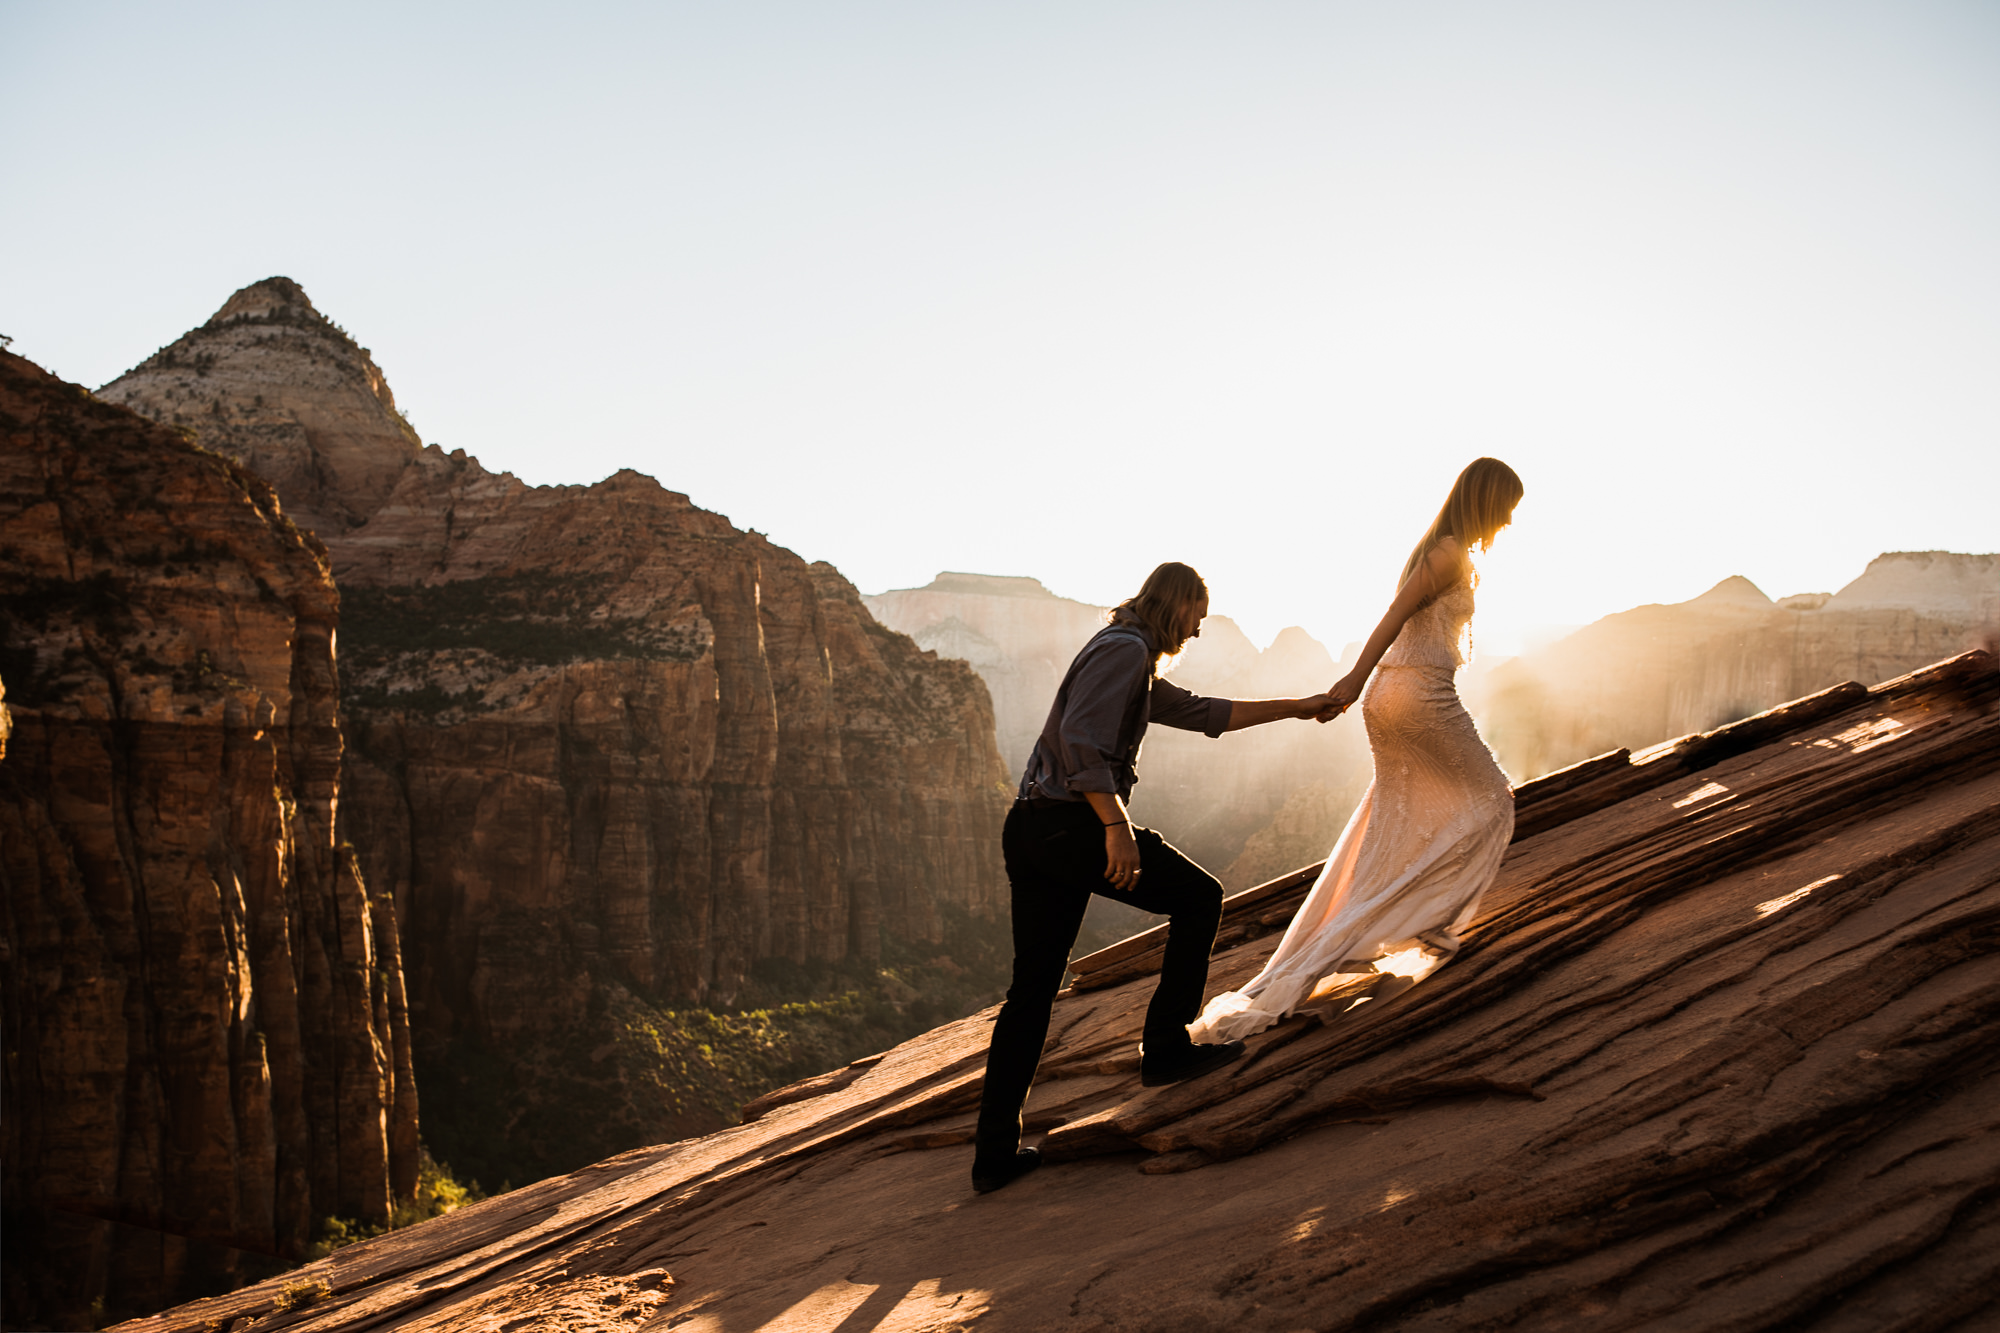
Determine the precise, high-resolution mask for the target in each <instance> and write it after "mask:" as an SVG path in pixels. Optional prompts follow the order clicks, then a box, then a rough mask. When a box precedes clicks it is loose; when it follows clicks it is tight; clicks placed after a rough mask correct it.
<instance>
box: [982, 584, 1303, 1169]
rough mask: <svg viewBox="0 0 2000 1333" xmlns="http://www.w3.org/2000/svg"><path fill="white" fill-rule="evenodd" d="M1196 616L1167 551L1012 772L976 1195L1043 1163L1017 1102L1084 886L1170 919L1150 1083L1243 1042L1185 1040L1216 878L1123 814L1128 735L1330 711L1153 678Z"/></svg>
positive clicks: (1148, 1030)
mask: <svg viewBox="0 0 2000 1333" xmlns="http://www.w3.org/2000/svg"><path fill="white" fill-rule="evenodd" d="M1207 615H1208V586H1207V585H1206V584H1205V583H1203V582H1202V579H1201V576H1200V575H1199V574H1197V573H1195V572H1194V570H1192V569H1190V568H1189V567H1188V566H1186V565H1183V564H1179V563H1175V562H1170V563H1168V564H1164V565H1161V566H1160V567H1159V568H1158V569H1156V570H1154V571H1153V572H1152V573H1151V574H1150V575H1148V576H1147V578H1146V582H1145V585H1144V586H1143V587H1141V588H1140V589H1139V595H1138V596H1136V597H1133V598H1130V599H1128V600H1127V601H1125V602H1124V603H1122V604H1120V605H1119V606H1118V607H1117V608H1116V609H1115V610H1114V611H1113V612H1112V614H1111V623H1110V624H1108V625H1107V626H1105V628H1104V629H1102V630H1100V631H1098V633H1097V634H1096V636H1095V637H1093V638H1092V639H1091V641H1090V642H1089V643H1087V644H1085V645H1084V648H1083V651H1082V652H1080V653H1078V654H1077V655H1076V660H1075V661H1073V662H1071V663H1070V667H1069V673H1068V675H1066V676H1065V677H1064V678H1063V683H1062V685H1061V687H1060V688H1059V689H1057V691H1056V698H1055V704H1054V706H1053V707H1051V708H1050V709H1049V718H1048V721H1047V722H1046V723H1044V724H1043V726H1042V734H1041V737H1040V739H1039V740H1037V741H1036V742H1035V751H1034V754H1033V755H1032V756H1031V757H1030V758H1029V760H1028V768H1027V771H1026V772H1025V773H1024V774H1023V775H1022V777H1021V788H1020V794H1019V796H1018V798H1017V799H1016V800H1015V802H1014V807H1013V809H1012V810H1011V811H1009V812H1008V815H1007V824H1006V828H1005V830H1004V832H1003V833H1002V834H1001V849H1002V851H1003V853H1004V854H1005V856H1006V858H1007V879H1008V882H1009V884H1010V885H1011V886H1012V889H1013V913H1014V978H1013V984H1012V985H1011V986H1009V987H1008V989H1007V1002H1006V1003H1005V1004H1003V1005H1002V1006H1001V1007H1000V1017H999V1018H998V1020H996V1021H995V1022H994V1024H993V1038H992V1044H991V1046H990V1047H989V1048H988V1049H987V1053H986V1082H985V1087H984V1091H983V1092H982V1094H981V1099H980V1105H979V1128H978V1132H977V1137H976V1140H975V1147H974V1153H973V1162H972V1185H973V1188H974V1189H976V1190H978V1191H979V1192H980V1193H982V1194H984V1193H987V1192H989V1191H992V1190H996V1189H999V1188H1000V1187H1001V1186H1003V1185H1006V1184H1007V1183H1009V1182H1010V1181H1013V1180H1015V1179H1018V1178H1019V1177H1020V1176H1023V1175H1025V1174H1027V1173H1028V1172H1029V1171H1032V1170H1034V1169H1035V1167H1037V1166H1038V1165H1040V1164H1041V1155H1040V1154H1039V1153H1037V1152H1036V1151H1035V1150H1034V1149H1033V1148H1023V1147H1021V1107H1022V1105H1023V1104H1024V1103H1025V1102H1026V1101H1027V1098H1028V1089H1029V1087H1030V1086H1031V1085H1032V1084H1033V1083H1034V1078H1035V1066H1036V1064H1037V1063H1038V1062H1039V1060H1040V1059H1041V1053H1042V1043H1043V1042H1044V1041H1046V1040H1047V1038H1048V1032H1049V1009H1050V1006H1051V1005H1052V1004H1053V1003H1054V1001H1055V995H1056V991H1057V990H1058V989H1060V988H1061V986H1062V979H1063V973H1064V972H1065V971H1066V970H1067V968H1068V965H1069V951H1070V949H1071V948H1072V947H1074V946H1075V944H1076V933H1077V929H1078V928H1079V927H1080V926H1081V925H1082V924H1083V914H1084V909H1085V908H1087V907H1088V906H1089V905H1090V895H1091V894H1092V893H1106V894H1115V896H1116V897H1117V898H1119V899H1120V900H1121V901H1124V902H1129V903H1131V904H1132V905H1133V906H1135V907H1138V908H1140V909H1142V910H1144V911H1148V912H1158V913H1161V914H1163V915H1165V916H1166V917H1167V918H1168V925H1167V948H1166V957H1165V960H1164V961H1163V962H1162V963H1161V966H1160V980H1159V984H1158V986H1156V987H1155V988H1154V991H1153V999H1152V1003H1151V1004H1150V1005H1148V1006H1147V1009H1146V1026H1145V1032H1144V1037H1143V1040H1142V1043H1141V1047H1140V1076H1141V1078H1142V1080H1143V1081H1144V1082H1145V1084H1146V1086H1148V1087H1157V1086H1159V1085H1161V1084H1165V1083H1174V1082H1178V1081H1180V1080H1182V1079H1188V1078H1194V1077H1197V1076H1198V1075H1201V1074H1206V1073H1208V1072H1209V1071H1210V1070H1213V1069H1219V1068H1221V1067H1222V1066H1223V1065H1225V1064H1227V1063H1229V1062H1230V1061H1231V1060H1234V1059H1236V1058H1237V1057H1238V1056H1240V1055H1242V1054H1243V1043H1242V1042H1240V1041H1236V1042H1230V1043H1228V1044H1226V1045H1217V1046H1197V1045H1195V1044H1194V1043H1193V1042H1192V1041H1191V1040H1189V1038H1188V1034H1187V1025H1188V1024H1189V1023H1190V1022H1192V1021H1193V1020H1194V1017H1195V1015H1196V1013H1197V1012H1199V1010H1200V1008H1201V994H1202V989H1203V987H1204V986H1205V985H1206V984H1207V981H1208V953H1209V950H1210V949H1211V948H1213V947H1214V945H1215V931H1216V927H1217V925H1218V924H1219V923H1220V922H1221V919H1222V885H1221V883H1220V882H1219V881H1218V880H1217V879H1216V878H1215V876H1213V875H1211V874H1209V873H1208V872H1207V871H1206V870H1203V869H1202V868H1201V867H1200V866H1198V865H1196V864H1195V863H1194V862H1193V861H1190V860H1189V859H1188V858H1187V857H1186V856H1183V855H1182V854H1181V853H1180V852H1179V851H1177V850H1175V849H1174V848H1173V847H1172V846H1171V845H1169V844H1168V842H1167V841H1166V839H1164V838H1162V837H1161V836H1160V835H1159V834H1158V833H1155V832H1154V831H1153V830H1151V829H1147V828H1137V827H1135V826H1134V825H1133V823H1132V821H1131V818H1130V817H1129V816H1128V815H1127V813H1126V810H1125V799H1126V798H1127V797H1128V796H1130V795H1131V793H1132V787H1133V784H1135V783H1136V782H1138V780H1139V774H1138V768H1137V764H1138V759H1139V745H1140V742H1141V741H1143V740H1144V739H1145V735H1146V727H1147V724H1148V723H1150V722H1159V723H1162V724H1164V725H1166V726H1170V727H1180V728H1182V729H1184V730H1188V731H1199V732H1203V733H1204V734H1206V735H1209V736H1220V735H1221V734H1222V733H1223V732H1225V731H1240V730H1242V729H1243V728H1244V727H1254V726H1258V725H1260V724H1262V723H1265V722H1275V721H1277V720H1278V719H1280V718H1288V717H1290V718H1314V719H1317V720H1320V721H1325V720H1326V719H1327V718H1329V717H1332V716H1333V714H1334V712H1335V711H1336V710H1335V708H1334V706H1333V703H1332V701H1331V700H1330V699H1328V697H1327V696H1326V695H1324V694H1317V695H1313V696H1311V697H1310V698H1303V699H1237V700H1230V699H1210V698H1204V697H1202V696H1199V695H1196V694H1192V693H1190V692H1189V691H1187V690H1184V689H1182V688H1181V687H1180V686H1178V685H1175V684H1173V683H1172V682H1170V681H1167V680H1163V679H1161V678H1160V676H1159V675H1158V674H1157V672H1158V667H1159V663H1160V660H1161V659H1162V658H1165V657H1171V656H1173V655H1174V654H1176V653H1178V652H1179V651H1180V650H1181V648H1182V646H1183V645H1185V644H1186V643H1187V641H1188V640H1189V639H1192V638H1196V637H1198V636H1199V635H1200V634H1201V622H1202V620H1203V618H1204V617H1206V616H1207Z"/></svg>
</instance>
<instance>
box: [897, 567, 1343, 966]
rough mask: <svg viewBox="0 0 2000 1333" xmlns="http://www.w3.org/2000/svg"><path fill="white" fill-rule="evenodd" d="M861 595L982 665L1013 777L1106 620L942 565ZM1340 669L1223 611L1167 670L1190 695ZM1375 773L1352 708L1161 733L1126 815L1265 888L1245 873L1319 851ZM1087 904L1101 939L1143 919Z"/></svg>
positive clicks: (1306, 685) (931, 644)
mask: <svg viewBox="0 0 2000 1333" xmlns="http://www.w3.org/2000/svg"><path fill="white" fill-rule="evenodd" d="M863 600H864V601H866V602H867V604H868V606H869V609H870V610H872V611H874V613H875V615H876V617H877V618H878V619H880V620H881V621H882V623H883V624H885V625H888V626H889V627H890V628H892V629H898V630H901V631H903V632H904V633H905V634H908V635H910V636H911V637H912V638H914V639H915V640H916V641H917V642H918V643H919V644H921V645H922V646H924V647H926V648H930V649H934V650H935V651H936V652H937V653H938V655H939V656H940V657H958V658H962V659H963V660H966V661H968V662H970V663H971V665H972V667H973V669H974V670H976V671H977V672H979V674H980V677H981V678H982V679H983V680H985V681H986V683H987V686H988V688H989V689H990V690H991V691H992V694H993V701H994V720H995V725H996V727H997V728H998V731H999V735H1000V737H1001V742H1002V745H1001V750H1002V754H1003V755H1004V756H1005V757H1006V759H1007V761H1008V765H1009V767H1008V781H1009V783H1010V784H1011V783H1014V782H1018V781H1019V779H1020V775H1021V770H1022V769H1023V768H1025V767H1026V766H1027V761H1028V755H1029V752H1030V751H1031V750H1032V749H1033V748H1034V743H1035V737H1036V736H1038V735H1039V734H1040V733H1041V729H1042V724H1043V722H1044V720H1045V719H1046V718H1047V716H1048V711H1049V704H1050V703H1051V702H1052V701H1053V700H1054V698H1055V693H1056V688H1057V686H1058V685H1060V684H1061V683H1062V678H1063V674H1064V673H1065V672H1066V671H1068V670H1069V664H1070V660H1071V659H1072V658H1074V657H1075V656H1076V653H1077V650H1078V649H1079V648H1081V647H1083V645H1084V644H1085V643H1086V642H1087V641H1088V640H1089V639H1090V636H1091V635H1093V634H1095V633H1096V632H1097V631H1098V630H1099V629H1102V628H1103V626H1104V608H1103V607H1098V606H1091V605H1089V604H1088V603H1084V602H1076V601H1071V600H1070V599H1068V598H1065V597H1058V596H1056V595H1055V594H1054V593H1051V592H1050V591H1048V589H1046V588H1044V587H1043V586H1042V585H1041V583H1040V582H1039V581H1038V580H1035V579H1030V578H1007V577H1000V576H996V575H989V574H958V573H945V574H939V575H938V576H937V577H936V578H935V579H933V580H932V581H931V582H930V584H929V585H927V586H925V587H922V588H907V589H898V590H896V591H893V592H885V593H877V594H874V595H872V596H869V597H867V598H864V599H863ZM1338 674H1339V673H1338V669H1337V667H1336V665H1335V663H1334V660H1333V657H1332V655H1331V654H1329V653H1328V652H1327V650H1326V649H1325V647H1324V646H1322V645H1321V644H1320V643H1319V642H1318V641H1316V640H1315V639H1313V638H1312V636H1310V635H1308V634H1307V633H1306V632H1305V631H1304V630H1302V629H1299V628H1297V627H1293V628H1291V629H1287V630H1285V631H1284V632H1283V633H1281V634H1280V635H1279V636H1278V637H1277V638H1276V639H1275V640H1273V641H1272V643H1271V645H1270V647H1268V648H1266V649H1264V650H1263V651H1261V652H1260V651H1258V649H1257V646H1256V645H1255V644H1254V643H1252V642H1251V641H1250V639H1249V637H1248V636H1247V635H1245V634H1244V633H1243V631H1242V629H1241V628H1239V627H1238V626H1237V624H1236V622H1234V621H1233V620H1231V619H1230V618H1229V617H1228V616H1225V615H1211V616H1210V617H1209V618H1208V619H1207V620H1206V621H1204V622H1203V624H1202V631H1201V637H1200V638H1198V639H1195V640H1193V641H1191V642H1190V643H1189V644H1188V646H1187V648H1186V650H1185V651H1183V652H1182V654H1181V656H1180V658H1179V660H1178V661H1176V662H1174V663H1172V664H1170V666H1169V669H1168V675H1169V677H1170V678H1171V679H1172V680H1173V681H1174V682H1175V683H1177V684H1180V685H1183V686H1185V687H1187V688H1188V689H1191V690H1195V691H1198V692H1200V693H1203V694H1211V695H1219V696H1222V697H1225V698H1235V699H1259V698H1270V697H1290V696H1296V695H1303V694H1312V693H1316V692H1318V691H1320V690H1323V689H1325V688H1326V687H1327V686H1329V685H1331V684H1332V683H1333V681H1334V679H1335V677H1336V676H1337V675H1338ZM1369 773H1370V766H1369V760H1368V742H1367V737H1366V736H1365V735H1364V734H1363V733H1362V730H1361V719H1360V715H1359V714H1358V713H1357V714H1350V715H1349V716H1347V717H1344V718H1342V719H1340V720H1339V721H1336V722H1333V723H1330V724H1328V725H1326V726H1317V725H1308V724H1301V723H1297V722H1278V723H1272V724H1271V725H1269V726H1264V727H1258V728H1255V729H1253V730H1249V731H1238V732H1230V733H1228V734H1226V735H1224V736H1222V737H1220V738H1218V739H1213V740H1211V739H1210V738H1208V737H1206V736H1202V735H1200V734H1198V733H1194V732H1185V731H1176V730H1174V729H1173V728H1171V727H1154V728H1152V729H1151V730H1149V731H1148V732H1147V733H1146V745H1145V753H1144V755H1143V756H1142V757H1141V760H1140V765H1139V774H1140V781H1139V785H1138V787H1137V788H1135V789H1134V791H1133V793H1132V810H1133V813H1134V814H1135V816H1136V817H1137V818H1139V819H1140V820H1141V821H1142V822H1144V823H1147V824H1151V825H1155V826H1157V827H1158V828H1159V829H1160V830H1161V831H1162V832H1164V833H1165V834H1166V835H1167V837H1168V838H1169V839H1171V840H1172V841H1173V843H1174V844H1175V845H1176V846H1178V847H1180V848H1181V849H1182V850H1183V851H1185V852H1187V853H1188V854H1189V855H1190V856H1192V857H1194V858H1195V860H1197V861H1199V862H1201V863H1202V864H1203V865H1205V866H1207V867H1208V868H1209V869H1210V870H1213V871H1215V872H1216V873H1217V874H1218V875H1220V876H1221V877H1222V879H1223V883H1224V886H1225V887H1226V888H1227V889H1228V890H1229V891H1231V892H1235V891H1237V890H1239V889H1246V888H1249V887H1251V886H1252V885H1253V884H1255V883H1257V882H1259V881H1258V879H1256V878H1245V877H1246V876H1262V877H1263V878H1269V875H1266V874H1264V867H1265V866H1266V865H1267V864H1268V863H1270V862H1272V861H1274V860H1282V859H1284V858H1285V857H1286V856H1289V855H1292V854H1294V852H1295V851H1303V853H1304V854H1303V855H1302V856H1301V858H1300V859H1299V860H1297V861H1294V862H1292V863H1291V864H1290V865H1286V866H1283V867H1281V869H1285V870H1289V869H1291V868H1293V866H1297V865H1303V864H1305V862H1307V861H1311V860H1314V859H1316V858H1319V857H1323V856H1325V855H1326V852H1327V849H1328V848H1329V847H1331V846H1332V845H1333V839H1334V838H1335V837H1336V836H1337V835H1338V834H1339V832H1340V828H1341V825H1342V824H1343V823H1344V822H1345V821H1346V819H1347V815H1348V813H1349V812H1350V811H1352V810H1353V808H1354V805H1355V803H1356V802H1357V801H1359V800H1360V797H1361V792H1362V791H1363V789H1365V788H1366V786H1367V784H1368V777H1369ZM1301 793H1310V795H1301ZM1288 803H1290V810H1289V812H1288V813H1287V814H1286V817H1285V819H1284V821H1283V827H1282V828H1281V829H1276V830H1271V831H1270V832H1269V833H1268V834H1267V835H1266V836H1265V837H1264V838H1263V841H1262V842H1260V843H1259V845H1258V851H1257V854H1256V855H1254V856H1251V857H1249V858H1248V859H1247V860H1245V859H1244V857H1245V851H1246V847H1247V846H1248V844H1249V842H1250V841H1251V839H1252V838H1253V837H1255V836H1257V835H1259V834H1260V833H1263V832H1264V831H1265V830H1267V829H1268V828H1269V826H1270V825H1271V824H1272V821H1273V820H1275V819H1277V818H1278V815H1279V812H1280V811H1281V810H1284V809H1285V808H1286V807H1287V804H1288ZM1239 861H1241V862H1242V864H1241V865H1239V864H1238V862H1239ZM1271 873H1277V872H1276V871H1273V872H1271ZM1091 910H1092V918H1091V920H1092V924H1093V926H1094V927H1096V928H1097V930H1098V931H1099V932H1100V933H1103V932H1112V933H1114V934H1115V933H1116V931H1118V930H1119V929H1123V928H1130V927H1134V926H1137V925H1139V924H1142V923H1144V922H1145V921H1146V920H1147V918H1145V917H1144V916H1143V915H1142V914H1140V913H1138V912H1134V911H1132V910H1131V909H1126V908H1121V907H1120V906H1119V905H1118V904H1116V903H1111V902H1108V901H1101V902H1097V903H1093V904H1092V909H1091Z"/></svg>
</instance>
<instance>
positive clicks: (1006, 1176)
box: [972, 1148, 1042, 1194]
mask: <svg viewBox="0 0 2000 1333" xmlns="http://www.w3.org/2000/svg"><path fill="white" fill-rule="evenodd" d="M1041 1164H1042V1155H1041V1153H1040V1152H1038V1151H1036V1150H1035V1149H1033V1148H1023V1149H1021V1150H1020V1151H1019V1152H1017V1153H1015V1154H1014V1158H1013V1160H1012V1161H1007V1162H1002V1163H1000V1164H999V1165H998V1166H987V1165H986V1164H984V1163H983V1162H980V1161H978V1160H977V1159H975V1160H974V1161H973V1163H972V1188H974V1189H976V1190H978V1191H979V1192H980V1193H981V1194H991V1193H992V1192H993V1191H994V1190H997V1189H999V1188H1000V1187H1001V1186H1002V1185H1011V1184H1013V1183H1014V1182H1015V1181H1017V1180H1019V1179H1020V1178H1021V1177H1022V1176H1025V1175H1027V1174H1028V1173H1029V1172H1030V1171H1032V1170H1034V1169H1035V1168H1036V1167H1038V1166H1040V1165H1041Z"/></svg>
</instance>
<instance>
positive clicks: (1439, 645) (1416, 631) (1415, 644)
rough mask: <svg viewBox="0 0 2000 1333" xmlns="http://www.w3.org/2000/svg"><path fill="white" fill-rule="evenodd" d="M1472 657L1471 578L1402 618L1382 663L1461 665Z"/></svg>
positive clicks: (1388, 664)
mask: <svg viewBox="0 0 2000 1333" xmlns="http://www.w3.org/2000/svg"><path fill="white" fill-rule="evenodd" d="M1471 660H1472V578H1471V576H1470V574H1468V575H1467V577H1466V579H1465V580H1464V581H1463V582H1462V583H1460V584H1459V585H1458V586H1457V587H1455V588H1451V589H1448V590H1447V591H1445V592H1444V593H1443V594H1441V595H1440V596H1439V597H1438V598H1437V599H1436V600H1435V601H1433V602H1432V603H1431V604H1430V605H1429V606H1426V607H1422V608H1419V610H1418V611H1417V613H1416V614H1415V615H1413V616H1411V617H1410V618H1409V619H1408V620H1406V621H1404V622H1403V629H1402V632H1401V633H1399V634H1397V635H1396V641H1395V642H1394V643H1392V644H1390V645H1389V651H1388V652H1386V653H1384V654H1382V663H1381V664H1382V665H1383V666H1385V667H1399V666H1402V667H1407V666H1429V667H1462V666H1464V665H1465V664H1466V663H1467V662H1470V661H1471Z"/></svg>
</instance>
